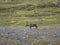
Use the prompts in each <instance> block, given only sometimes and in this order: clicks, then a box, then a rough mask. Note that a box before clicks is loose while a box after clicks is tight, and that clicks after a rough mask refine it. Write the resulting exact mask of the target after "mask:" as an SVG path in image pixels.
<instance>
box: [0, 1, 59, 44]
mask: <svg viewBox="0 0 60 45" xmlns="http://www.w3.org/2000/svg"><path fill="white" fill-rule="evenodd" d="M26 22H28V23H32V24H33V23H36V24H37V25H38V26H51V25H55V24H56V25H57V24H60V0H0V31H1V30H3V29H4V28H2V29H1V27H4V26H25V24H26ZM51 29H52V28H51ZM59 29H60V28H59ZM59 29H56V31H57V30H59ZM6 30H9V28H7V29H6ZM11 30H12V29H11ZM16 30H17V29H16ZM20 30H21V31H22V29H20ZM26 30H27V32H29V31H28V30H29V29H28V28H27V29H26ZM31 31H32V32H34V31H35V32H36V31H37V30H30V32H31ZM41 31H42V32H43V29H41ZM53 31H55V30H53ZM22 32H23V31H22ZM38 32H39V31H38ZM58 32H59V31H57V33H58ZM25 33H26V32H25ZM8 34H9V33H8ZM14 34H15V33H14ZM21 34H22V33H21ZM32 34H33V33H32ZM34 34H35V35H34V36H35V37H33V35H31V34H28V35H30V36H32V38H31V37H30V38H27V39H26V40H25V41H27V42H28V44H27V42H25V43H26V45H60V43H59V42H60V38H50V36H51V35H48V36H46V37H45V39H44V36H42V38H41V36H40V35H38V34H36V33H34ZM53 34H55V33H53ZM59 34H60V33H59ZM59 34H58V35H59ZM3 35H4V33H3V34H2V33H1V32H0V45H21V44H22V45H24V44H23V42H24V41H23V42H21V40H20V39H19V38H18V39H19V40H20V41H19V40H16V39H13V38H10V37H9V38H8V37H6V36H7V34H6V35H5V37H4V36H3ZM16 35H17V34H16ZM23 35H24V34H22V36H23ZM10 36H11V35H10ZM17 36H20V35H17ZM17 36H16V37H17ZM54 36H56V35H54ZM2 37H3V38H2ZM59 37H60V35H59ZM14 38H15V37H14ZM24 38H25V37H24ZM22 40H23V39H22Z"/></svg>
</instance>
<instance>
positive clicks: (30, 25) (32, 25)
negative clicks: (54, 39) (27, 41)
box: [26, 24, 38, 29]
mask: <svg viewBox="0 0 60 45" xmlns="http://www.w3.org/2000/svg"><path fill="white" fill-rule="evenodd" d="M26 26H29V27H30V29H31V28H32V27H35V28H36V29H37V28H38V26H37V24H26Z"/></svg>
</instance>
